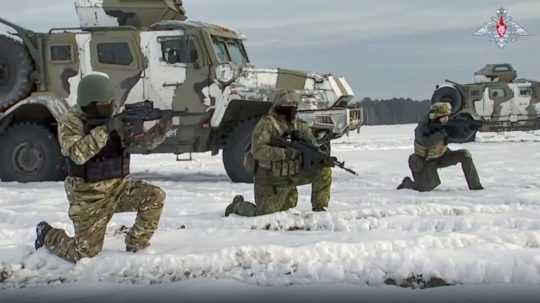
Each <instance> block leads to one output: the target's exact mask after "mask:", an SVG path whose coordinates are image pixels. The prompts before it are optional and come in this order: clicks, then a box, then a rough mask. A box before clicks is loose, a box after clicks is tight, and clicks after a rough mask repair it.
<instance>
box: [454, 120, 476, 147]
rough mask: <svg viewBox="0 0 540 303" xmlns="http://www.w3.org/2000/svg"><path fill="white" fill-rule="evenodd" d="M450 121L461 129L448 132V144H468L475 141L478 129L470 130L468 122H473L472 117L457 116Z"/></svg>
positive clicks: (457, 128)
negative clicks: (456, 123)
mask: <svg viewBox="0 0 540 303" xmlns="http://www.w3.org/2000/svg"><path fill="white" fill-rule="evenodd" d="M452 120H453V121H452V122H458V125H461V126H462V127H456V128H452V129H451V130H449V131H448V142H449V143H470V142H474V141H475V140H476V134H477V133H478V129H472V128H470V125H471V123H470V122H471V121H472V120H473V118H472V117H470V116H468V115H459V116H457V117H455V118H453V119H452ZM460 122H461V123H460Z"/></svg>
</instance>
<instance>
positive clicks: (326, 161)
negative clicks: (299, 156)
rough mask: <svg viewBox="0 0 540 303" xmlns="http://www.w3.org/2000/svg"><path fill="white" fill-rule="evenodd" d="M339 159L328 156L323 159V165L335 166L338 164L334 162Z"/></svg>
mask: <svg viewBox="0 0 540 303" xmlns="http://www.w3.org/2000/svg"><path fill="white" fill-rule="evenodd" d="M335 161H337V158H336V157H328V158H325V159H324V160H323V161H322V165H323V166H324V167H334V166H336V165H335V164H334V162H335Z"/></svg>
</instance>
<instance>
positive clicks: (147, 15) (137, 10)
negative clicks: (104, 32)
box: [103, 0, 186, 28]
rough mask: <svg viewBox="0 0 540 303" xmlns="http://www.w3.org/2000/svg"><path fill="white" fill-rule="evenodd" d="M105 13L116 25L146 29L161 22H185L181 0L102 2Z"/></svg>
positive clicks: (105, 0)
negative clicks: (113, 19) (115, 20)
mask: <svg viewBox="0 0 540 303" xmlns="http://www.w3.org/2000/svg"><path fill="white" fill-rule="evenodd" d="M103 10H104V11H105V13H106V14H107V15H109V16H111V17H113V18H116V19H117V22H118V25H120V26H123V25H130V26H135V27H138V28H140V27H148V26H150V25H152V24H154V23H157V22H159V21H161V20H185V19H186V17H185V14H186V12H185V10H184V7H183V5H182V0H146V1H140V0H139V1H137V0H103Z"/></svg>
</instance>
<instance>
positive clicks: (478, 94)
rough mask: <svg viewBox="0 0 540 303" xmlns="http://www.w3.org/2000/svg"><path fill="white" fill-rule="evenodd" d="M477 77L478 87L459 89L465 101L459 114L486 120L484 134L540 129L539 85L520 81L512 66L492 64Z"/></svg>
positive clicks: (467, 85) (470, 86)
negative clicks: (504, 130)
mask: <svg viewBox="0 0 540 303" xmlns="http://www.w3.org/2000/svg"><path fill="white" fill-rule="evenodd" d="M475 77H476V80H477V82H475V83H471V84H465V85H457V86H458V87H460V88H461V89H462V90H463V92H464V99H463V106H462V108H461V109H460V110H458V112H457V113H456V114H460V115H469V116H471V117H472V118H473V119H476V120H482V121H483V122H484V126H483V128H482V131H497V130H499V129H508V128H510V129H512V128H514V127H515V128H516V129H518V128H519V129H527V128H533V129H534V128H537V127H538V126H540V123H539V118H540V83H539V82H536V81H531V80H526V79H517V72H516V71H515V70H514V69H513V68H512V66H511V65H509V64H488V65H486V66H485V67H484V68H482V69H481V70H480V71H478V72H476V73H475ZM443 86H453V87H455V86H456V85H455V84H444V85H443Z"/></svg>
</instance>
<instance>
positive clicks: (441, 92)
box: [431, 86, 463, 113]
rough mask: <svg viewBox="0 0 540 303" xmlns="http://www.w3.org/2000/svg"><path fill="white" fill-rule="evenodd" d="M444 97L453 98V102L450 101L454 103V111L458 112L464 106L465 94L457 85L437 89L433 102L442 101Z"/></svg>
mask: <svg viewBox="0 0 540 303" xmlns="http://www.w3.org/2000/svg"><path fill="white" fill-rule="evenodd" d="M444 99H450V100H452V102H450V104H452V113H457V112H458V111H460V110H461V108H462V107H463V106H462V105H463V96H462V95H461V93H460V92H459V90H458V89H457V88H455V87H451V86H443V87H441V88H439V89H437V90H436V91H435V92H434V93H433V97H432V98H431V104H435V103H439V102H442V101H443V100H444Z"/></svg>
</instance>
